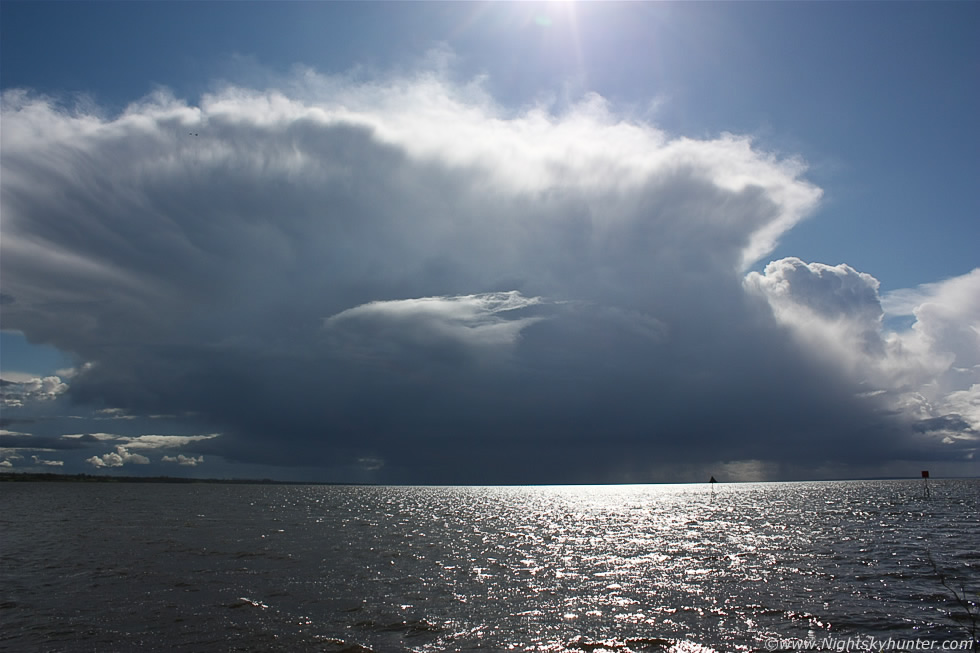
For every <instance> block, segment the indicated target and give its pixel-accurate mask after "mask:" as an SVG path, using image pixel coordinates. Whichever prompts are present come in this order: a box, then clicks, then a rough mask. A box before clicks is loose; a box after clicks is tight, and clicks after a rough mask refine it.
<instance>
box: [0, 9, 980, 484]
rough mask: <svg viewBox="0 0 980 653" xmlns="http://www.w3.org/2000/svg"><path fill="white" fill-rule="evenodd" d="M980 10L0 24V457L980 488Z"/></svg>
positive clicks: (160, 469)
mask: <svg viewBox="0 0 980 653" xmlns="http://www.w3.org/2000/svg"><path fill="white" fill-rule="evenodd" d="M978 29H980V5H978V4H977V3H807V2H799V3H748V2H746V3H712V2H704V3H670V2H663V3H622V4H621V3H615V2H607V3H578V2H549V3H541V4H537V3H516V2H515V3H509V2H505V3H489V4H488V3H480V2H459V3H443V2H440V3H391V4H389V3H350V4H348V3H314V2H308V3H263V2H251V3H236V2H222V3H217V2H212V3H169V2H168V3H155V2H141V3H113V2H98V3H90V2H84V1H82V2H71V3H61V2H31V3H28V2H9V1H5V2H3V3H2V4H0V87H2V106H0V108H2V116H0V117H2V130H0V166H2V169H0V173H2V174H0V200H2V206H0V209H2V212H0V329H2V332H0V378H2V379H3V381H2V384H3V385H2V389H3V404H2V411H3V416H2V418H0V470H5V471H23V472H28V471H33V472H37V471H54V472H62V473H91V474H105V475H111V474H117V475H171V476H194V477H207V478H272V479H281V480H308V481H330V482H359V483H401V484H415V483H436V484H503V483H644V482H700V481H704V480H705V479H707V478H708V477H709V476H714V477H715V478H717V479H718V480H719V481H722V482H726V481H760V480H804V479H836V478H868V477H885V476H915V477H918V475H919V471H920V470H922V469H929V470H930V471H931V475H932V476H934V477H935V476H944V475H945V476H976V475H977V474H978V472H980V463H978V461H977V449H978V442H980V267H978V266H980V255H978V247H977V243H980V221H978V216H980V191H978V183H977V182H978V173H980V154H978V153H980V125H978V121H977V120H976V116H977V115H980V75H978V73H980V45H978V43H977V40H976V38H975V35H976V33H977V32H978Z"/></svg>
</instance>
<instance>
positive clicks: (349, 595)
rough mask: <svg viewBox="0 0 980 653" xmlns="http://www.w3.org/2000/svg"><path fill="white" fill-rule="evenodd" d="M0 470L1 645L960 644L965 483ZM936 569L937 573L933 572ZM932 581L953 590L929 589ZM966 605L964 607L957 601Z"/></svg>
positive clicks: (972, 555) (968, 486)
mask: <svg viewBox="0 0 980 653" xmlns="http://www.w3.org/2000/svg"><path fill="white" fill-rule="evenodd" d="M929 490H930V496H929V497H928V498H927V497H926V496H925V493H924V486H923V485H922V483H921V482H919V481H848V482H820V483H766V484H735V485H719V486H716V488H715V489H714V490H712V489H711V488H709V487H708V486H707V485H698V486H695V485H634V486H589V487H585V486H581V487H567V486H562V487H373V486H360V487H347V486H270V485H212V484H194V485H179V484H122V483H120V484H103V483H6V484H3V486H2V487H0V520H2V528H3V534H2V541H0V546H2V548H0V556H2V569H0V571H2V577H0V581H2V585H0V647H2V648H4V649H6V650H11V651H20V650H24V651H38V650H45V651H47V650H50V651H92V650H99V651H129V650H138V649H139V650H160V651H164V650H167V651H169V650H177V651H231V650H243V651H287V650H288V651H308V650H314V651H348V652H356V651H361V652H367V651H377V652H379V653H381V652H385V651H442V650H466V651H505V650H514V651H556V652H557V651H624V652H625V651H711V650H715V651H735V650H767V649H771V648H773V647H772V646H771V645H770V642H771V641H772V640H771V638H779V639H783V640H789V639H792V638H798V639H806V638H813V637H817V638H820V637H825V636H828V635H829V636H833V637H839V638H844V637H851V636H852V637H870V636H874V637H877V638H879V639H884V638H887V637H892V638H896V639H899V638H906V639H907V638H914V639H920V640H921V639H929V640H935V641H940V640H950V639H956V640H962V639H964V638H969V637H970V632H969V629H970V626H971V615H970V612H969V611H970V605H969V604H968V603H967V604H965V605H964V604H961V603H958V602H957V601H956V597H955V595H954V592H960V593H961V594H962V593H963V592H964V591H965V592H966V594H967V595H968V596H967V598H968V599H972V601H974V602H976V600H977V591H978V589H980V587H978V586H980V550H978V549H980V546H978V544H980V536H978V534H980V509H978V508H980V506H978V500H980V481H976V480H955V481H930V486H929ZM944 582H945V583H946V585H948V586H949V587H945V586H944V584H943V583H944ZM950 588H951V589H950ZM974 615H975V613H974Z"/></svg>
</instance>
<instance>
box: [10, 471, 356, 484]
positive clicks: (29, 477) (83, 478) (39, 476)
mask: <svg viewBox="0 0 980 653" xmlns="http://www.w3.org/2000/svg"><path fill="white" fill-rule="evenodd" d="M18 481H21V482H24V481H32V482H34V481H60V482H71V483H228V484H242V485H245V484H247V485H339V484H338V483H311V482H308V481H274V480H272V479H268V478H263V479H248V478H230V479H228V478H184V477H176V476H102V475H94V474H52V473H30V472H23V473H21V472H4V473H0V483H4V482H7V483H10V482H18ZM343 485H352V484H351V483H344V484H343Z"/></svg>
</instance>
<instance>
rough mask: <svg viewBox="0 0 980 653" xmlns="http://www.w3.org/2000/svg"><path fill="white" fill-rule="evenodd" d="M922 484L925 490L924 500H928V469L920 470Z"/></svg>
mask: <svg viewBox="0 0 980 653" xmlns="http://www.w3.org/2000/svg"><path fill="white" fill-rule="evenodd" d="M922 484H923V485H924V486H925V488H926V498H927V499H928V498H929V470H928V469H923V470H922Z"/></svg>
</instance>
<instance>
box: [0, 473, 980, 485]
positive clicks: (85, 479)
mask: <svg viewBox="0 0 980 653" xmlns="http://www.w3.org/2000/svg"><path fill="white" fill-rule="evenodd" d="M977 479H980V477H977V476H950V477H944V478H931V479H929V480H932V481H943V480H951V481H956V480H977ZM917 480H921V479H918V478H915V477H912V476H880V477H875V478H849V479H842V478H838V479H810V480H803V481H727V482H722V481H719V482H718V485H719V486H722V485H744V484H751V483H836V482H848V481H917ZM24 482H56V483H174V484H183V485H187V484H190V483H208V484H224V485H358V486H372V485H385V484H384V483H352V482H337V481H280V480H274V479H269V478H262V479H256V478H189V477H185V476H103V475H96V474H56V473H51V472H0V483H24ZM699 484H700V483H697V482H693V483H631V484H628V485H699ZM704 484H707V483H704ZM393 485H401V484H393ZM419 485H422V486H432V487H439V486H442V485H445V484H443V483H420V484H419ZM481 485H483V484H481ZM503 485H504V486H510V485H514V484H511V483H505V484H503ZM520 485H521V486H534V485H573V484H556V483H543V484H540V483H524V484H520ZM604 485H616V484H611V483H610V484H604Z"/></svg>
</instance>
